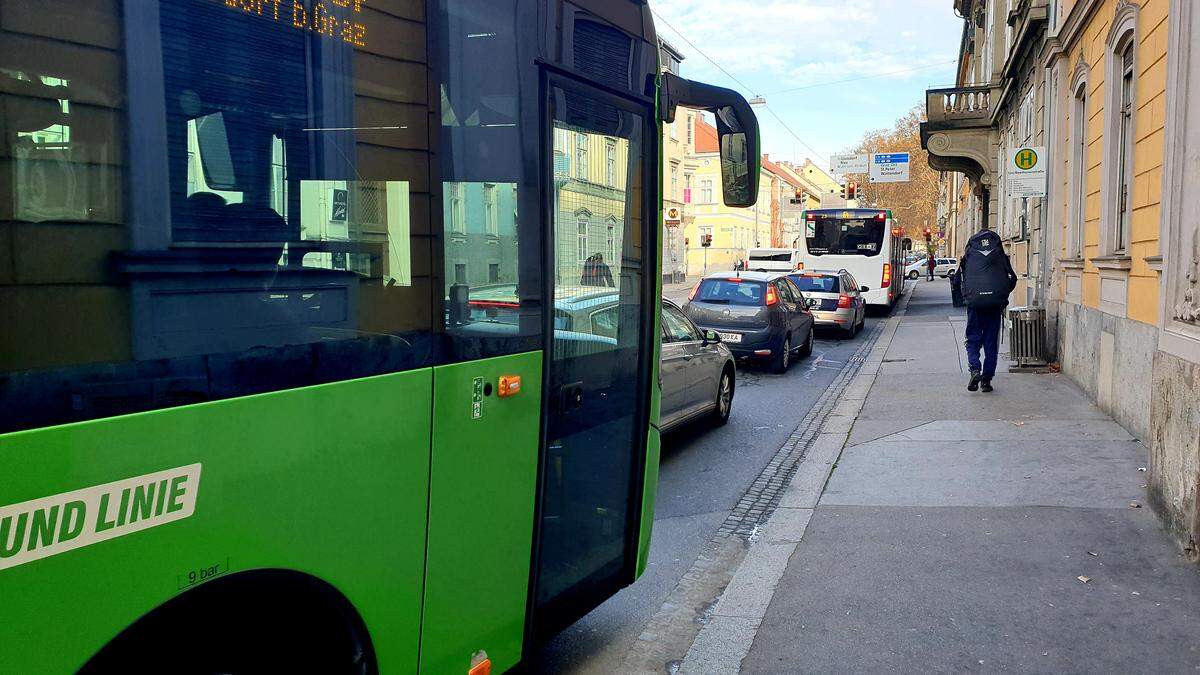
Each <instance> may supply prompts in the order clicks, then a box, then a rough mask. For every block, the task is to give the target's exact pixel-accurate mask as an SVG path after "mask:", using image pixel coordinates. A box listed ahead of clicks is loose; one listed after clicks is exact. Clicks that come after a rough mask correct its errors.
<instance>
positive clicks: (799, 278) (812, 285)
mask: <svg viewBox="0 0 1200 675" xmlns="http://www.w3.org/2000/svg"><path fill="white" fill-rule="evenodd" d="M788 276H789V277H791V279H792V281H794V282H796V285H797V286H799V287H800V290H802V291H805V292H807V293H840V292H841V283H840V281H839V280H838V277H837V275H833V274H829V275H824V274H823V275H811V276H810V275H807V274H789V275H788Z"/></svg>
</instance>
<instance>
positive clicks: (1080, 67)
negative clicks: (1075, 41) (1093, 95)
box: [1071, 49, 1092, 96]
mask: <svg viewBox="0 0 1200 675" xmlns="http://www.w3.org/2000/svg"><path fill="white" fill-rule="evenodd" d="M1091 70H1092V69H1091V66H1089V65H1088V62H1087V61H1086V60H1085V59H1084V58H1083V50H1082V49H1080V50H1079V58H1077V59H1076V60H1075V66H1074V68H1072V69H1071V95H1072V96H1074V95H1075V91H1076V90H1077V89H1079V84H1080V83H1081V82H1084V81H1086V80H1087V77H1088V75H1089V74H1091Z"/></svg>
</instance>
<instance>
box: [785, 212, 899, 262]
mask: <svg viewBox="0 0 1200 675" xmlns="http://www.w3.org/2000/svg"><path fill="white" fill-rule="evenodd" d="M804 226H805V235H806V237H805V238H806V240H807V242H808V252H809V253H811V254H812V255H862V256H876V255H879V252H880V251H881V250H883V234H884V229H885V225H884V223H883V222H882V221H879V220H875V219H865V218H853V219H842V218H824V219H821V220H810V221H808V222H806V223H805V224H804Z"/></svg>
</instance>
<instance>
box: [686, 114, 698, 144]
mask: <svg viewBox="0 0 1200 675" xmlns="http://www.w3.org/2000/svg"><path fill="white" fill-rule="evenodd" d="M695 120H696V118H695V117H692V116H691V115H688V116H687V144H688V147H691V146H692V139H693V138H695V137H694V136H693V135H692V134H694V133H695V132H694V131H693V130H694V129H695V125H694V123H695Z"/></svg>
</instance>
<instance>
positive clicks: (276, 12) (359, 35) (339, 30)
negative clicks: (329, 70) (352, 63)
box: [223, 0, 367, 47]
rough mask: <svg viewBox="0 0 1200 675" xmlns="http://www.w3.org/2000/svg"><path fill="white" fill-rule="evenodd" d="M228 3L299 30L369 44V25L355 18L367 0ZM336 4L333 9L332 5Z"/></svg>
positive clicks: (226, 0) (241, 0)
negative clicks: (306, 2)
mask: <svg viewBox="0 0 1200 675" xmlns="http://www.w3.org/2000/svg"><path fill="white" fill-rule="evenodd" d="M223 2H224V3H225V6H226V7H228V8H229V9H232V10H234V11H238V12H242V13H244V14H253V15H255V16H261V17H263V18H264V19H271V20H273V21H275V22H276V23H279V24H290V25H291V26H292V28H295V29H297V30H303V31H308V32H310V33H316V34H318V35H320V36H322V37H325V38H328V39H332V40H341V41H343V42H346V43H349V44H352V45H355V46H357V47H366V46H367V27H366V26H365V25H363V23H362V22H360V21H355V20H354V19H355V18H356V15H358V14H359V13H361V12H362V8H363V4H364V3H365V2H366V0H328V1H327V2H313V3H310V6H308V7H306V6H305V2H304V0H223ZM330 5H332V7H333V9H330Z"/></svg>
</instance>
